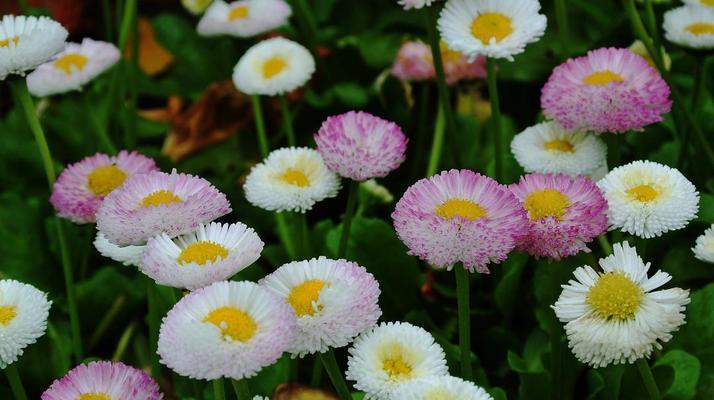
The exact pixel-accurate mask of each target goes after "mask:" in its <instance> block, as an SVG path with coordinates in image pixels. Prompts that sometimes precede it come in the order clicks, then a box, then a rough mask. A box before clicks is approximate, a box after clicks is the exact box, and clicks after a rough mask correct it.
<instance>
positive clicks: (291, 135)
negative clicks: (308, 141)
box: [278, 94, 295, 147]
mask: <svg viewBox="0 0 714 400" xmlns="http://www.w3.org/2000/svg"><path fill="white" fill-rule="evenodd" d="M278 98H279V99H280V109H281V110H282V111H283V125H285V134H286V135H287V137H288V146H290V147H293V146H295V131H294V130H293V117H292V115H291V114H290V105H289V104H288V100H287V99H286V98H285V94H281V95H280V96H278Z"/></svg>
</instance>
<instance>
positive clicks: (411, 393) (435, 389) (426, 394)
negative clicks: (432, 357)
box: [390, 375, 493, 400]
mask: <svg viewBox="0 0 714 400" xmlns="http://www.w3.org/2000/svg"><path fill="white" fill-rule="evenodd" d="M390 399H392V400H435V399H469V400H493V397H491V395H489V394H488V393H487V392H486V391H485V390H483V388H481V387H479V386H476V385H474V384H473V383H471V382H469V381H465V380H463V379H459V378H455V377H453V376H448V375H445V376H428V377H426V378H420V379H415V380H413V381H411V382H407V383H405V384H403V385H401V386H400V387H399V388H398V389H397V390H395V391H394V393H393V394H392V397H390Z"/></svg>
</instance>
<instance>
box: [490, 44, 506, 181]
mask: <svg viewBox="0 0 714 400" xmlns="http://www.w3.org/2000/svg"><path fill="white" fill-rule="evenodd" d="M486 74H487V76H486V79H487V81H488V97H489V98H490V99H491V120H492V121H493V146H494V155H495V157H494V159H495V161H496V171H495V175H496V180H497V181H499V182H503V178H504V177H503V155H504V154H505V151H504V149H503V137H502V136H501V135H502V133H501V103H500V101H499V99H498V84H497V82H496V60H494V59H493V58H491V57H489V58H488V59H486Z"/></svg>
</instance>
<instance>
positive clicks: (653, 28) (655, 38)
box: [645, 0, 664, 67]
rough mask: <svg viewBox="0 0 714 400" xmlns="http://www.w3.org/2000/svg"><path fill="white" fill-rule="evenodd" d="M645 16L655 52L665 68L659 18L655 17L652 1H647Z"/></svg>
mask: <svg viewBox="0 0 714 400" xmlns="http://www.w3.org/2000/svg"><path fill="white" fill-rule="evenodd" d="M645 16H646V18H647V29H648V30H649V33H650V37H651V38H652V45H653V46H654V48H655V51H656V52H658V53H659V57H660V59H661V60H662V66H663V67H664V59H662V44H661V43H660V39H659V29H658V28H657V27H658V24H657V17H656V16H655V12H654V6H653V5H652V0H645ZM652 57H654V56H652Z"/></svg>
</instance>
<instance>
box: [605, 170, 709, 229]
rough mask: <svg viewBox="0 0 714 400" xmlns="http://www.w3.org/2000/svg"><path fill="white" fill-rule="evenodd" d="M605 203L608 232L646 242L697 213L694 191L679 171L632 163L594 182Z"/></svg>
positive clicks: (696, 194)
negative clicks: (618, 230) (630, 235)
mask: <svg viewBox="0 0 714 400" xmlns="http://www.w3.org/2000/svg"><path fill="white" fill-rule="evenodd" d="M598 186H599V187H600V190H602V192H603V194H604V195H605V199H607V203H608V206H609V207H608V219H609V223H610V229H614V228H619V229H621V230H622V231H623V232H627V233H631V234H633V235H636V236H639V237H641V238H645V239H649V238H652V237H655V236H660V235H662V234H663V233H665V232H669V231H674V230H677V229H681V228H684V227H685V226H686V225H687V224H688V223H689V221H691V220H692V219H694V217H696V215H697V211H698V210H699V193H698V192H697V188H696V187H694V185H693V184H692V183H691V182H689V180H687V178H686V177H685V176H684V175H682V173H681V172H679V171H677V170H676V169H674V168H670V167H668V166H666V165H662V164H658V163H656V162H652V161H634V162H631V163H629V164H627V165H623V166H620V167H617V168H615V169H613V170H612V171H610V173H608V174H607V175H606V176H605V177H604V178H603V179H602V180H600V181H599V182H598Z"/></svg>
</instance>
